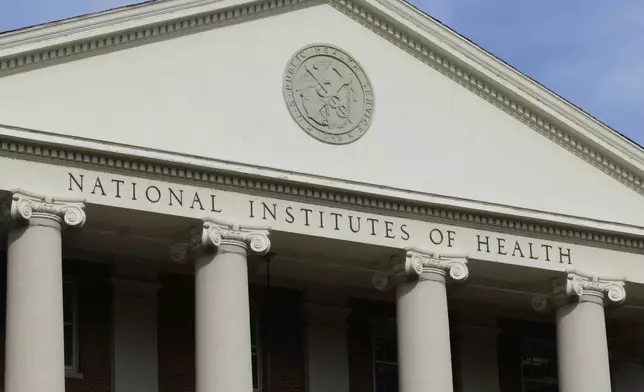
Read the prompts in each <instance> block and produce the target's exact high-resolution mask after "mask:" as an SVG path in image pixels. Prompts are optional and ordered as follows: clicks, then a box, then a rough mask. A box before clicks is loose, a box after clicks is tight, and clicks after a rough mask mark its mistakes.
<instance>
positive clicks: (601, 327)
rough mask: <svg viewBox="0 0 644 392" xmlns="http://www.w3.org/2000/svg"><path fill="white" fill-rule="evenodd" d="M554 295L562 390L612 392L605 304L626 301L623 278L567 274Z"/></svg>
mask: <svg viewBox="0 0 644 392" xmlns="http://www.w3.org/2000/svg"><path fill="white" fill-rule="evenodd" d="M555 294H556V296H555V300H556V303H557V305H558V308H557V316H556V317H557V357H558V363H559V391H560V392H610V390H611V382H610V367H609V362H608V343H607V340H606V321H605V318H604V302H613V303H621V302H623V301H624V299H625V298H626V290H625V289H624V279H623V278H619V279H613V278H600V277H597V276H592V275H588V274H583V273H580V272H578V271H568V273H567V279H566V283H565V284H564V285H562V286H560V287H559V288H557V290H556V293H555Z"/></svg>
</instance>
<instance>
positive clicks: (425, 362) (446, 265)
mask: <svg viewBox="0 0 644 392" xmlns="http://www.w3.org/2000/svg"><path fill="white" fill-rule="evenodd" d="M468 273H469V272H468V268H467V259H466V257H465V256H464V255H457V254H454V255H448V254H439V253H434V252H423V251H419V250H416V249H408V250H407V253H406V260H405V262H404V264H403V266H402V268H400V267H399V268H398V271H397V278H396V279H395V280H396V282H395V283H397V285H396V297H397V302H396V313H397V317H396V322H397V329H398V378H399V385H400V392H452V391H453V379H452V357H451V350H450V332H449V317H448V308H447V292H446V288H445V283H446V277H447V275H448V274H449V277H450V278H451V279H452V280H454V281H464V280H465V279H467V276H468ZM385 284H386V281H385V280H383V279H382V277H378V278H376V279H375V280H374V285H375V286H376V287H379V288H382V287H383V286H384V285H385Z"/></svg>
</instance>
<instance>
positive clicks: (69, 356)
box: [64, 325, 74, 367]
mask: <svg viewBox="0 0 644 392" xmlns="http://www.w3.org/2000/svg"><path fill="white" fill-rule="evenodd" d="M64 329H65V367H73V366H74V328H73V326H71V325H65V328H64Z"/></svg>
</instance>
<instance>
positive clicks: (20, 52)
mask: <svg viewBox="0 0 644 392" xmlns="http://www.w3.org/2000/svg"><path fill="white" fill-rule="evenodd" d="M319 2H320V0H261V1H246V0H175V1H165V2H158V3H150V4H142V5H140V6H135V7H131V8H125V9H121V10H113V11H107V12H104V13H100V14H96V15H90V16H87V17H84V18H82V17H81V18H75V19H72V20H68V21H63V22H58V23H52V24H49V25H46V26H43V27H41V28H34V29H27V30H26V31H24V33H20V32H16V33H9V34H7V35H6V36H1V35H0V77H2V76H3V74H5V73H7V72H11V71H16V70H19V69H20V68H23V67H26V66H34V65H44V64H46V63H47V62H51V61H54V60H56V61H60V60H62V59H66V58H69V57H72V56H79V55H85V54H91V53H93V52H97V51H99V50H102V51H104V50H113V49H118V48H119V47H122V46H125V45H126V44H133V43H138V42H140V41H145V40H150V39H153V38H159V37H164V36H170V35H172V34H176V33H188V32H191V31H194V30H196V29H198V28H204V27H205V26H218V25H221V24H224V23H230V22H233V21H237V20H243V19H247V18H250V17H254V16H257V15H261V14H266V13H268V12H273V11H276V10H278V9H286V8H290V7H294V6H298V5H301V4H306V3H313V4H315V3H319Z"/></svg>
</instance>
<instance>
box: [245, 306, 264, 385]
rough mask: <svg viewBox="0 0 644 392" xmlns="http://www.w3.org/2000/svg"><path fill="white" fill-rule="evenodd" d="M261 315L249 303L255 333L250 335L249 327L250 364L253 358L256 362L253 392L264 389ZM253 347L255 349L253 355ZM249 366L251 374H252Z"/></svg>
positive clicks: (257, 307)
mask: <svg viewBox="0 0 644 392" xmlns="http://www.w3.org/2000/svg"><path fill="white" fill-rule="evenodd" d="M261 315H262V313H261V312H260V307H259V305H257V304H256V303H254V302H251V306H250V315H249V317H250V322H251V324H252V325H254V326H255V333H254V334H252V331H253V328H252V327H251V339H250V350H251V364H252V360H253V357H255V358H256V360H257V388H255V387H253V392H262V390H263V389H264V388H263V387H264V377H263V375H264V361H263V356H264V353H263V350H262V346H263V344H262V343H263V341H262V332H261V326H262V322H261V321H262V318H261ZM253 335H254V336H255V346H253ZM253 347H255V350H254V351H255V353H253ZM252 371H253V370H252V366H251V372H252ZM251 377H252V378H254V375H253V374H252V373H251Z"/></svg>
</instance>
